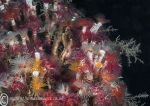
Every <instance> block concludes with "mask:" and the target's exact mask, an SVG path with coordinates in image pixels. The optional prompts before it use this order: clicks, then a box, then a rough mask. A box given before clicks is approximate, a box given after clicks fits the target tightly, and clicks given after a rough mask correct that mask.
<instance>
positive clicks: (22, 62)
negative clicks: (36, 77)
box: [10, 55, 32, 74]
mask: <svg viewBox="0 0 150 106" xmlns="http://www.w3.org/2000/svg"><path fill="white" fill-rule="evenodd" d="M10 64H11V65H12V71H11V72H12V73H14V74H16V73H21V72H22V71H23V72H28V71H29V70H31V65H32V58H31V57H30V56H29V55H24V56H18V57H16V58H14V59H11V60H10Z"/></svg>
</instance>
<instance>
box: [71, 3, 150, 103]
mask: <svg viewBox="0 0 150 106" xmlns="http://www.w3.org/2000/svg"><path fill="white" fill-rule="evenodd" d="M73 4H74V5H75V7H76V8H77V9H79V10H81V11H82V12H83V13H84V14H85V16H86V17H94V16H95V15H96V14H99V13H101V14H103V15H105V17H106V18H107V19H109V20H110V21H111V25H113V27H114V28H116V29H118V31H117V32H114V33H112V35H111V36H110V38H111V39H114V38H116V37H117V36H118V35H120V37H121V39H125V40H128V39H130V38H132V37H133V38H135V39H136V40H137V42H138V43H141V50H142V54H141V55H140V58H141V59H142V60H143V61H144V64H141V63H139V62H137V63H136V64H131V66H130V67H128V66H127V64H126V62H124V61H125V60H122V62H123V70H124V71H123V77H124V81H125V82H126V84H127V86H128V91H129V92H130V93H131V94H133V95H136V94H139V93H142V92H143V93H145V92H147V93H148V94H149V95H150V0H73ZM146 102H147V104H146V106H150V99H149V98H148V99H146Z"/></svg>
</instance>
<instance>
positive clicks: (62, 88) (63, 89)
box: [57, 84, 69, 95]
mask: <svg viewBox="0 0 150 106" xmlns="http://www.w3.org/2000/svg"><path fill="white" fill-rule="evenodd" d="M57 92H58V93H60V94H65V95H68V94H69V86H68V85H66V84H61V85H60V86H59V88H58V90H57Z"/></svg>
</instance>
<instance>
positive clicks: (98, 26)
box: [90, 22, 102, 33]
mask: <svg viewBox="0 0 150 106" xmlns="http://www.w3.org/2000/svg"><path fill="white" fill-rule="evenodd" d="M101 26H102V23H100V22H99V23H97V24H96V23H95V24H94V25H93V26H92V28H91V29H90V31H91V32H92V33H97V31H98V30H99V28H100V27H101Z"/></svg>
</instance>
